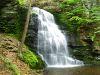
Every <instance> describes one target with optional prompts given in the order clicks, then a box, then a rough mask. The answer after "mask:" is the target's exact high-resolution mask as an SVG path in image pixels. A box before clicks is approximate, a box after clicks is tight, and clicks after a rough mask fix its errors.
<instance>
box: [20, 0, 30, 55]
mask: <svg viewBox="0 0 100 75" xmlns="http://www.w3.org/2000/svg"><path fill="white" fill-rule="evenodd" d="M28 1H29V6H28V12H27V17H26V22H25V27H24V31H23V34H22V38H21V43H20V45H19V53H20V54H21V52H22V47H23V44H24V42H25V37H26V34H27V30H28V25H29V19H30V13H31V12H30V11H31V0H28Z"/></svg>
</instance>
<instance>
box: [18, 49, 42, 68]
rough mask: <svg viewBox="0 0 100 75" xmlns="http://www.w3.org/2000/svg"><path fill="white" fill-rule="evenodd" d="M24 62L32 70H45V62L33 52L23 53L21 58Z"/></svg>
mask: <svg viewBox="0 0 100 75" xmlns="http://www.w3.org/2000/svg"><path fill="white" fill-rule="evenodd" d="M19 57H20V58H21V60H22V61H24V62H25V63H27V64H28V65H29V66H30V67H31V68H35V69H41V68H43V66H44V65H43V61H42V60H41V59H40V58H39V57H38V56H37V55H36V54H35V53H33V52H31V51H29V50H26V51H23V52H22V56H19Z"/></svg>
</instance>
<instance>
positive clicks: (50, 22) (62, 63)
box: [33, 7, 82, 67]
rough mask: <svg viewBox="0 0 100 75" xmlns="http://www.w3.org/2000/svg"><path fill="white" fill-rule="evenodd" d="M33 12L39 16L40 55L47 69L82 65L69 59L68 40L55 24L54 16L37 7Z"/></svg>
mask: <svg viewBox="0 0 100 75" xmlns="http://www.w3.org/2000/svg"><path fill="white" fill-rule="evenodd" d="M33 11H34V12H35V13H36V14H37V15H38V22H39V25H38V54H39V55H40V56H41V58H42V59H43V60H44V61H45V63H46V64H47V67H70V66H73V65H77V64H82V62H81V61H79V60H76V59H73V58H71V57H69V52H68V48H67V40H66V37H65V35H64V34H63V33H62V32H61V30H59V28H58V26H57V24H56V23H55V20H54V16H53V15H52V14H51V13H49V12H47V11H45V10H43V9H39V8H37V7H33Z"/></svg>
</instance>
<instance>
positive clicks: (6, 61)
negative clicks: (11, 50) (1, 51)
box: [0, 55, 20, 75]
mask: <svg viewBox="0 0 100 75" xmlns="http://www.w3.org/2000/svg"><path fill="white" fill-rule="evenodd" d="M0 60H1V61H3V62H4V64H5V66H6V67H7V68H8V69H10V70H11V71H12V72H13V74H14V75H20V71H19V70H18V68H17V66H16V65H15V64H12V63H11V61H10V60H9V59H8V58H6V57H4V56H2V55H0Z"/></svg>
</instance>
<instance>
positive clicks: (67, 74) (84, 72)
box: [44, 66, 100, 75]
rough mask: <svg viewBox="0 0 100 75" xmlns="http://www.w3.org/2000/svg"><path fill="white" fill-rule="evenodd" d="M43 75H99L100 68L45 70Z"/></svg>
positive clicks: (84, 67) (83, 67) (82, 67)
mask: <svg viewBox="0 0 100 75" xmlns="http://www.w3.org/2000/svg"><path fill="white" fill-rule="evenodd" d="M44 75H100V66H80V67H70V68H46V69H45V71H44Z"/></svg>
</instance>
